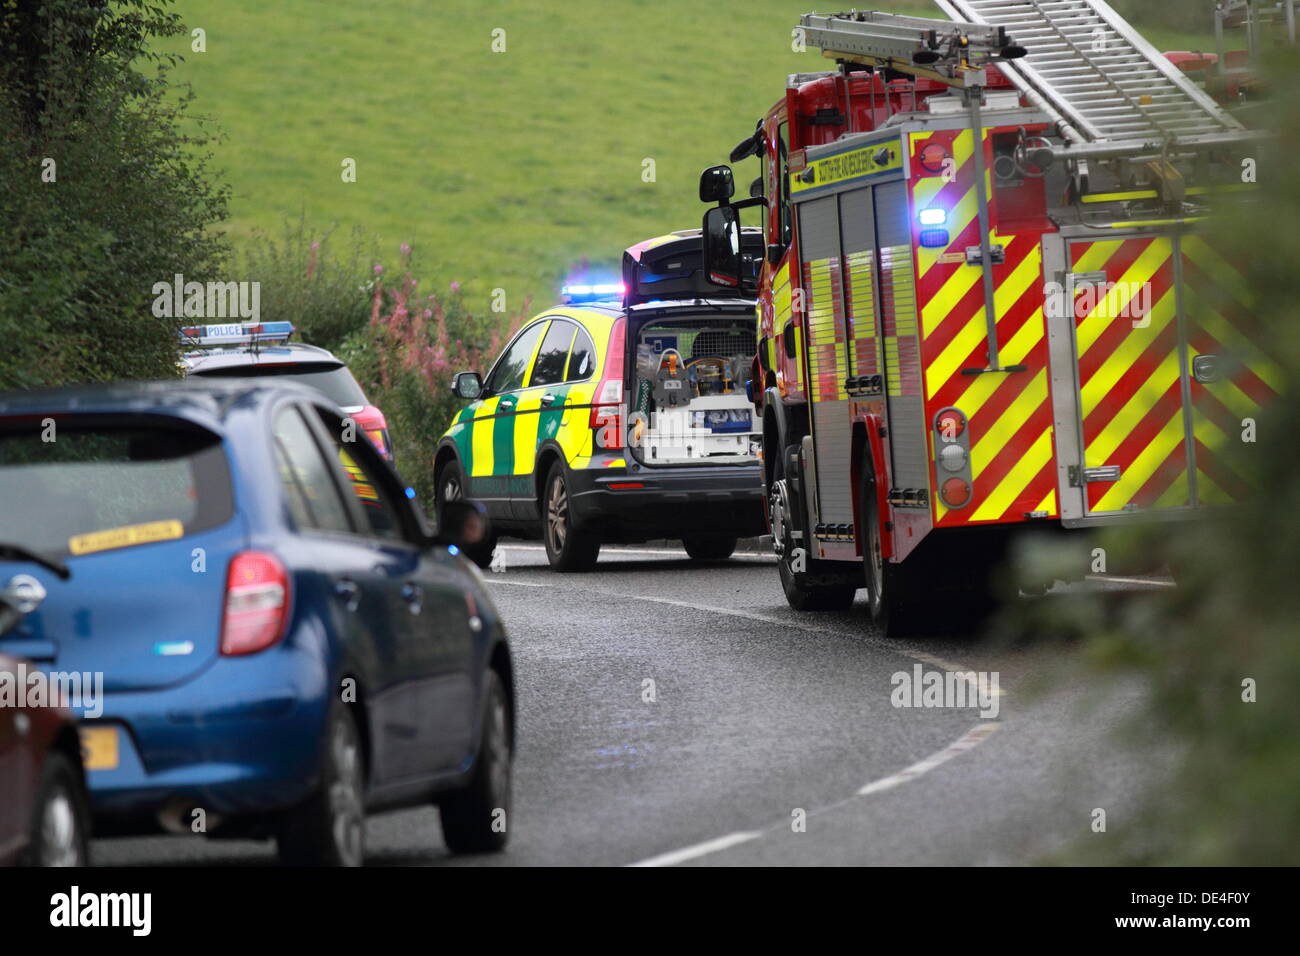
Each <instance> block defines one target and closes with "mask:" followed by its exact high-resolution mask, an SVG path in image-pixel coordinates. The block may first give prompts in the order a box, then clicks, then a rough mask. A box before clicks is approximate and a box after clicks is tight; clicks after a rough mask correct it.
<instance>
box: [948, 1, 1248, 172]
mask: <svg viewBox="0 0 1300 956" xmlns="http://www.w3.org/2000/svg"><path fill="white" fill-rule="evenodd" d="M935 3H937V4H938V5H939V7H940V8H941V9H942V10H943V11H944V13H946V14H948V16H950V17H951V18H953V19H955V20H965V21H970V22H974V23H982V24H986V25H990V26H1000V27H1003V28H1005V30H1006V31H1007V32H1009V33H1011V34H1014V36H1015V40H1016V43H1017V44H1018V45H1020V46H1021V47H1024V49H1025V51H1026V55H1025V56H1024V57H1021V58H1019V59H1017V60H1015V61H1013V62H1005V63H999V64H998V65H999V68H1000V69H1001V70H1002V72H1003V74H1004V75H1006V77H1007V78H1008V79H1009V80H1011V82H1012V83H1014V84H1015V85H1016V87H1017V88H1018V89H1019V90H1020V91H1021V93H1023V94H1024V95H1025V96H1026V97H1027V98H1028V99H1029V100H1030V101H1031V102H1033V103H1034V104H1035V105H1036V106H1038V107H1040V108H1042V109H1044V110H1045V111H1046V112H1047V114H1048V115H1049V116H1051V117H1052V118H1053V120H1055V122H1056V126H1057V129H1058V132H1059V133H1060V135H1061V136H1062V138H1063V139H1065V140H1067V141H1068V142H1069V143H1070V144H1071V147H1073V148H1071V149H1069V154H1071V155H1077V156H1086V155H1093V156H1096V157H1098V158H1101V157H1104V156H1119V155H1125V154H1132V153H1137V152H1160V151H1162V150H1165V149H1170V150H1177V149H1179V148H1205V147H1211V146H1222V145H1228V144H1231V143H1234V142H1239V141H1243V140H1246V139H1252V138H1255V136H1254V134H1252V133H1251V132H1249V131H1247V130H1246V129H1245V128H1244V127H1243V126H1242V124H1241V123H1240V122H1239V121H1238V120H1237V119H1236V118H1235V117H1233V116H1232V115H1231V114H1229V113H1228V112H1227V111H1226V110H1224V109H1223V108H1222V107H1220V106H1219V105H1218V104H1217V103H1215V102H1214V100H1213V99H1211V98H1210V97H1209V96H1208V95H1207V94H1206V93H1204V92H1203V91H1202V90H1201V89H1199V88H1198V87H1196V86H1195V85H1194V84H1193V83H1192V82H1191V81H1190V80H1189V79H1187V77H1185V76H1184V75H1183V74H1182V72H1181V71H1180V70H1179V69H1178V68H1177V67H1175V66H1174V65H1173V64H1172V63H1170V62H1169V61H1168V60H1167V59H1166V58H1165V57H1164V56H1162V55H1161V54H1160V52H1159V51H1157V50H1156V49H1155V48H1154V47H1153V46H1151V45H1150V44H1149V43H1148V42H1147V41H1146V40H1144V39H1143V38H1142V36H1141V35H1140V34H1139V33H1138V32H1137V31H1136V30H1134V29H1133V28H1132V27H1131V26H1129V24H1128V23H1127V22H1126V21H1125V20H1124V19H1123V18H1122V17H1120V16H1119V14H1117V13H1116V12H1115V11H1114V10H1112V9H1111V8H1110V6H1109V5H1108V4H1107V3H1105V2H1103V0H935Z"/></svg>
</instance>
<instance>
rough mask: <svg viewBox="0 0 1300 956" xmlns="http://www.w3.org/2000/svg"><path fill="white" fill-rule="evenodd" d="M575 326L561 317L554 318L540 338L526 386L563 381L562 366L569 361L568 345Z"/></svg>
mask: <svg viewBox="0 0 1300 956" xmlns="http://www.w3.org/2000/svg"><path fill="white" fill-rule="evenodd" d="M577 328H578V327H577V326H576V325H574V324H573V323H572V322H565V321H564V320H563V319H556V320H554V321H553V322H552V323H551V327H550V329H549V330H547V332H546V338H545V339H543V340H542V349H541V351H540V352H538V353H537V361H536V362H535V363H534V364H533V377H532V378H531V379H529V381H528V387H529V388H532V387H533V386H536V385H555V384H557V383H559V382H563V381H564V368H565V366H566V365H567V364H568V361H569V346H570V345H572V344H573V333H574V332H576V331H577Z"/></svg>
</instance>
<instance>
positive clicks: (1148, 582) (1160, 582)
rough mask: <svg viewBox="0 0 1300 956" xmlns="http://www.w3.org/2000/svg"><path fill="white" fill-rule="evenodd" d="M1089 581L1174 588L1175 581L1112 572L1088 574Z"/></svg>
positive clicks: (1175, 585) (1176, 585)
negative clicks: (1129, 576) (1127, 575)
mask: <svg viewBox="0 0 1300 956" xmlns="http://www.w3.org/2000/svg"><path fill="white" fill-rule="evenodd" d="M1087 577H1088V580H1089V581H1107V582H1109V583H1111V584H1140V585H1142V586H1143V587H1148V588H1176V587H1178V584H1177V582H1175V581H1167V580H1165V579H1164V578H1125V577H1119V576H1118V575H1113V574H1089V575H1088V576H1087Z"/></svg>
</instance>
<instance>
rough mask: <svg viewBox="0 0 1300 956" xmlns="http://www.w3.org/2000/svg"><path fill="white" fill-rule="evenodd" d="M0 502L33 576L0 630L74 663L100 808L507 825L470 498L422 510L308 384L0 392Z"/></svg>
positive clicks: (507, 694)
mask: <svg viewBox="0 0 1300 956" xmlns="http://www.w3.org/2000/svg"><path fill="white" fill-rule="evenodd" d="M353 431H355V432H356V434H352V433H351V432H353ZM0 509H2V510H0V555H3V558H0V587H3V586H5V583H6V582H8V581H11V580H13V579H14V578H15V577H17V576H26V577H25V578H23V580H28V579H30V578H34V579H35V580H36V581H38V582H39V585H40V587H39V588H35V589H29V590H31V591H34V592H41V591H43V592H44V594H43V597H42V600H41V601H40V604H39V606H38V607H35V608H34V609H31V610H30V611H29V613H27V615H26V617H25V619H24V620H23V622H22V623H21V624H20V625H19V626H18V627H17V628H15V629H14V630H11V631H10V632H9V633H8V634H7V635H5V636H4V637H0V653H3V654H8V655H11V656H13V657H18V658H26V659H27V660H29V661H32V662H35V664H36V665H37V666H39V667H40V668H41V669H42V670H43V671H44V672H46V673H48V674H49V675H51V676H55V675H61V676H62V677H63V679H65V680H67V681H71V680H72V678H73V677H79V678H80V679H81V691H82V693H81V695H80V698H79V699H77V700H73V701H72V705H73V706H72V710H73V712H74V713H75V714H77V716H78V717H79V720H80V723H79V727H80V735H81V744H82V750H83V756H84V762H85V767H86V777H87V784H88V786H89V789H90V799H91V809H92V813H93V818H94V825H95V828H96V832H97V834H101V835H102V834H143V833H156V832H159V831H160V830H162V831H172V832H187V833H188V832H199V831H201V832H205V833H207V834H208V835H211V836H243V837H254V838H274V839H275V840H276V841H277V844H278V849H279V852H280V856H281V859H282V860H283V861H285V862H290V863H299V864H315V865H357V864H360V863H361V862H362V859H363V856H364V833H365V816H366V814H367V813H369V812H373V811H379V810H388V809H397V808H403V807H411V806H417V805H422V804H423V805H437V806H438V807H439V810H440V813H441V817H442V826H443V833H444V836H445V839H446V842H447V844H448V846H449V848H450V849H451V850H453V851H457V852H485V851H493V850H499V849H501V848H502V847H503V846H504V845H505V842H506V836H507V828H508V823H509V808H510V779H511V763H512V760H513V753H514V714H515V701H514V683H515V681H514V675H513V671H512V665H511V657H510V651H509V648H508V646H507V643H506V635H505V631H504V628H503V627H502V625H501V622H500V620H499V618H498V615H497V612H496V610H495V608H494V607H493V605H492V602H491V600H490V599H489V598H488V595H487V593H486V588H485V587H484V586H483V582H482V577H481V576H480V573H479V571H478V570H477V568H475V567H473V566H472V565H471V564H470V563H469V562H468V561H467V560H466V558H465V557H464V555H463V554H462V553H460V552H461V550H462V549H463V548H464V547H466V546H470V545H472V544H474V543H475V542H477V541H479V540H481V539H482V538H483V537H484V536H486V535H487V534H488V533H489V532H488V529H487V527H486V519H485V518H484V517H483V514H482V512H481V510H479V509H477V508H476V507H475V506H473V505H470V504H469V503H467V502H466V503H462V505H461V506H456V507H452V508H450V509H448V510H447V511H445V512H444V514H443V515H442V522H441V523H442V524H443V525H444V527H442V528H441V529H440V533H439V534H437V535H435V534H431V533H430V531H429V529H428V527H427V525H426V523H425V520H424V517H423V515H422V514H421V513H420V512H419V510H418V509H417V508H416V507H415V506H414V505H413V503H412V502H411V501H410V500H409V499H408V498H407V495H406V493H405V490H404V488H403V486H402V484H401V482H400V481H399V479H398V477H397V475H396V474H395V473H394V471H393V470H392V468H391V466H389V464H388V463H387V462H385V461H384V460H383V458H382V457H381V456H380V455H379V454H378V453H377V452H376V450H375V448H374V447H373V445H372V444H371V443H370V442H369V441H368V440H367V439H366V436H365V435H364V433H362V432H360V431H359V430H357V429H356V426H355V423H353V422H351V421H350V420H348V419H346V417H345V416H344V414H343V413H342V411H341V410H340V409H339V408H338V407H337V406H335V405H333V404H331V403H330V402H329V401H328V400H327V399H326V398H325V397H324V396H322V395H321V394H320V393H319V392H316V391H314V390H312V389H308V388H306V387H303V386H297V385H291V384H283V383H277V384H259V383H253V382H241V381H237V380H229V381H216V382H211V383H205V382H201V381H194V380H191V381H188V382H166V383H142V384H133V385H113V386H97V387H85V388H75V389H61V390H54V391H43V392H10V393H7V394H0ZM23 555H27V556H29V557H31V558H34V559H36V560H23ZM52 568H59V569H60V570H62V569H64V568H65V569H66V570H67V571H68V572H70V574H69V575H68V577H67V579H66V580H64V579H62V578H61V577H60V575H59V574H57V573H55V572H54V571H53V570H51V569H52ZM97 686H99V687H100V688H101V689H102V693H100V694H98V695H96V694H95V689H96V687H97Z"/></svg>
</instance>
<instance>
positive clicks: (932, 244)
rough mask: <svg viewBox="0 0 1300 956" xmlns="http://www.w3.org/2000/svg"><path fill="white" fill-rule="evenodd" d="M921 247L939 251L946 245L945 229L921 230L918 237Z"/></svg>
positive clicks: (946, 232) (946, 235)
mask: <svg viewBox="0 0 1300 956" xmlns="http://www.w3.org/2000/svg"><path fill="white" fill-rule="evenodd" d="M918 239H919V241H920V243H921V245H923V246H925V248H927V249H939V248H942V247H943V246H946V245H948V230H947V229H922V230H921V235H920V236H919V237H918Z"/></svg>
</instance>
